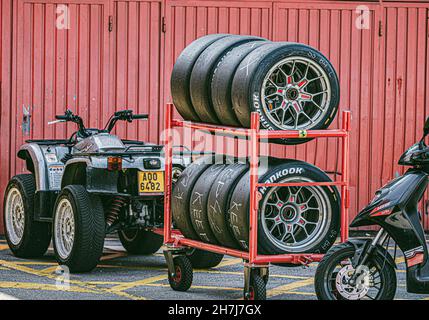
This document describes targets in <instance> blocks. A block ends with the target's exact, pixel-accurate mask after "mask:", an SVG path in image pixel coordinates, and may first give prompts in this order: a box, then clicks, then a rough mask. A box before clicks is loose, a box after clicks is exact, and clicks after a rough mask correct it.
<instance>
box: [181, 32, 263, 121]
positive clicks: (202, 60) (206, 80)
mask: <svg viewBox="0 0 429 320" xmlns="http://www.w3.org/2000/svg"><path fill="white" fill-rule="evenodd" d="M255 40H264V39H261V38H258V37H252V36H238V35H230V36H227V37H225V38H222V39H220V40H217V41H215V42H213V43H212V44H211V45H210V46H208V47H207V48H206V49H205V50H204V51H203V52H202V53H201V54H200V56H199V57H198V59H197V61H196V62H195V65H194V68H193V69H192V74H191V79H190V84H189V85H190V93H191V100H192V105H193V106H194V110H195V112H196V113H197V115H198V117H199V118H200V119H201V121H202V122H206V123H214V124H219V123H221V122H220V121H219V119H218V117H217V115H216V112H215V111H214V109H213V104H212V97H211V81H212V78H213V71H214V70H215V68H216V66H217V65H218V63H219V62H220V61H221V60H222V58H223V57H224V56H225V55H226V54H227V53H228V52H229V51H231V50H232V49H233V48H235V47H237V46H239V45H241V44H244V43H246V42H249V41H255Z"/></svg>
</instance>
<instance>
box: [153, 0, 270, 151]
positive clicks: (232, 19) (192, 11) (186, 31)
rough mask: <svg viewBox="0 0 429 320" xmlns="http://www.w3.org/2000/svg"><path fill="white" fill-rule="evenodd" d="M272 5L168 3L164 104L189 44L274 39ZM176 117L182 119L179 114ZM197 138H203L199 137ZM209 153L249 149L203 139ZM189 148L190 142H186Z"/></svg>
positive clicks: (230, 142) (224, 140)
mask: <svg viewBox="0 0 429 320" xmlns="http://www.w3.org/2000/svg"><path fill="white" fill-rule="evenodd" d="M271 16H272V3H271V2H267V1H246V2H244V1H203V0H197V1H184V0H177V1H176V0H171V1H170V0H167V1H166V15H165V17H166V22H167V25H166V47H165V72H164V74H165V84H164V88H165V90H164V97H165V100H164V101H165V102H167V101H171V97H170V90H169V88H170V74H171V70H172V67H173V64H174V61H175V60H176V58H177V57H178V55H179V54H180V52H181V51H182V50H183V48H185V46H186V45H188V44H189V43H190V42H192V41H193V40H195V39H196V38H198V37H201V36H203V35H206V34H210V33H232V34H245V35H250V34H251V35H257V36H261V37H264V38H271V34H272V20H271ZM163 111H164V110H163V109H161V117H163V114H164V112H163ZM174 117H175V118H177V117H180V116H179V115H178V114H177V113H176V112H175V114H174ZM195 136H197V137H200V134H199V133H195ZM201 139H205V140H202V141H205V143H206V147H207V148H208V149H212V150H216V151H218V152H222V151H223V150H224V148H235V150H238V151H237V153H239V154H245V153H246V150H245V149H246V145H245V144H242V143H241V144H238V145H237V144H236V142H235V141H233V140H231V139H229V138H221V137H216V140H215V141H211V139H210V138H208V139H207V138H206V137H204V135H201ZM185 143H186V144H188V143H189V141H186V142H185Z"/></svg>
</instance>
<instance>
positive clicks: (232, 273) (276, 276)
mask: <svg viewBox="0 0 429 320" xmlns="http://www.w3.org/2000/svg"><path fill="white" fill-rule="evenodd" d="M14 263H16V264H18V265H35V266H37V265H46V266H54V265H55V266H56V265H57V263H53V262H38V261H17V262H14ZM97 268H112V269H128V270H157V271H165V272H167V268H165V267H164V268H159V267H148V266H146V267H145V266H124V265H114V264H99V265H97ZM194 272H198V273H210V274H224V275H236V276H242V275H243V272H242V271H222V270H215V269H195V270H194ZM270 278H284V279H302V280H304V279H309V278H311V277H310V276H294V275H286V274H270ZM112 283H115V282H112ZM120 283H123V282H120Z"/></svg>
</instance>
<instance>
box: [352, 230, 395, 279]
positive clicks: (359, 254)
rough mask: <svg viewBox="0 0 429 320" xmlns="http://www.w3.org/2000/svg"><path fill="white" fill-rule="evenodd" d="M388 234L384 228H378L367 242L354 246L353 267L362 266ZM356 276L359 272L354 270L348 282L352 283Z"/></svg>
mask: <svg viewBox="0 0 429 320" xmlns="http://www.w3.org/2000/svg"><path fill="white" fill-rule="evenodd" d="M388 236H389V235H388V233H387V232H386V231H385V230H384V229H380V230H379V231H378V233H377V235H376V236H375V238H374V239H373V240H372V241H371V242H367V243H365V245H363V246H361V247H356V252H355V255H354V257H353V261H352V264H353V267H354V268H355V269H356V270H357V269H358V268H359V267H360V266H364V265H365V264H366V263H367V261H368V259H369V258H370V257H371V254H372V253H373V252H374V250H376V249H377V246H382V245H383V243H384V242H385V241H386V239H387V237H388ZM358 276H359V273H358V272H355V273H354V274H353V276H352V277H351V278H350V283H351V284H353V282H354V281H356V279H357V277H358Z"/></svg>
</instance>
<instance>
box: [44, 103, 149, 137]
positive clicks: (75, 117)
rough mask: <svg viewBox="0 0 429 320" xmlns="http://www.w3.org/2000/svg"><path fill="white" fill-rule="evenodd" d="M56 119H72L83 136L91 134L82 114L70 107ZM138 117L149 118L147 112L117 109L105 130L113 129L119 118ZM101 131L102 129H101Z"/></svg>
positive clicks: (61, 120) (129, 120)
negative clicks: (79, 114) (138, 112)
mask: <svg viewBox="0 0 429 320" xmlns="http://www.w3.org/2000/svg"><path fill="white" fill-rule="evenodd" d="M55 119H57V120H58V121H57V122H63V121H70V122H74V123H76V124H77V126H78V128H79V130H78V133H79V134H80V135H81V136H82V137H87V136H88V135H89V134H88V132H87V130H86V128H85V126H84V124H83V120H82V118H81V117H80V116H78V115H75V114H73V112H72V111H71V110H69V109H67V110H66V112H65V113H64V114H62V115H56V116H55ZM138 119H148V115H147V114H133V110H121V111H116V112H115V113H114V115H113V116H112V117H111V118H110V120H109V121H108V122H107V124H106V126H105V128H104V130H107V132H110V131H112V129H113V128H114V127H115V124H116V122H117V121H119V120H123V121H128V122H132V121H133V120H138ZM54 122H55V121H52V122H51V123H54ZM100 131H101V130H100Z"/></svg>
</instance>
